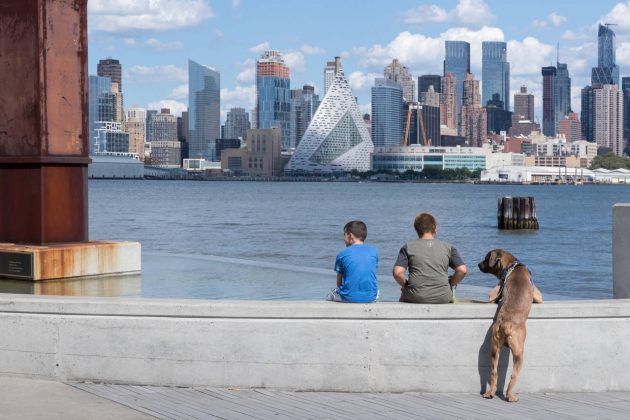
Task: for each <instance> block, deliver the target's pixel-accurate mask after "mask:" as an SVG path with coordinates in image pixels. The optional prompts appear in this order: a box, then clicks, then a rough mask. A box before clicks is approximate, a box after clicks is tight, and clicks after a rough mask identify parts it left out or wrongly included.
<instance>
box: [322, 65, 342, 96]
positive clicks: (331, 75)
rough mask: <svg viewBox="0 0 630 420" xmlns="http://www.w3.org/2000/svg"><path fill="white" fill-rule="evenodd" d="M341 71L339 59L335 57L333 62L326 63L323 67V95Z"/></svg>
mask: <svg viewBox="0 0 630 420" xmlns="http://www.w3.org/2000/svg"><path fill="white" fill-rule="evenodd" d="M340 69H341V57H335V61H327V62H326V66H325V67H324V95H326V92H328V89H330V87H331V86H332V84H333V82H334V81H335V76H336V75H337V72H338V71H339V70H340Z"/></svg>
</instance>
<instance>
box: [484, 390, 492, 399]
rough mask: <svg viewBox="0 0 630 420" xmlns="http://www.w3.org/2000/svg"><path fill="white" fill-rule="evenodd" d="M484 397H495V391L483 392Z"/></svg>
mask: <svg viewBox="0 0 630 420" xmlns="http://www.w3.org/2000/svg"><path fill="white" fill-rule="evenodd" d="M483 397H484V398H492V397H494V392H492V391H488V392H486V393H485V394H483Z"/></svg>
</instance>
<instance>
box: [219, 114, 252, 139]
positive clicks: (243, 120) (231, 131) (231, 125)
mask: <svg viewBox="0 0 630 420" xmlns="http://www.w3.org/2000/svg"><path fill="white" fill-rule="evenodd" d="M250 128H252V126H251V123H250V122H249V114H248V113H247V111H245V108H230V110H229V111H228V112H227V117H226V119H225V133H224V135H223V136H221V137H222V138H227V139H239V138H240V139H243V138H245V131H247V130H249V129H250Z"/></svg>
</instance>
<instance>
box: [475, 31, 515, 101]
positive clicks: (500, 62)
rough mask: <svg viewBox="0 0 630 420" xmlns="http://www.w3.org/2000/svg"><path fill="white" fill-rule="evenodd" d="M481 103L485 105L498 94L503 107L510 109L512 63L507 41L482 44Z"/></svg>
mask: <svg viewBox="0 0 630 420" xmlns="http://www.w3.org/2000/svg"><path fill="white" fill-rule="evenodd" d="M481 52H482V54H481V55H482V59H481V82H482V88H483V91H482V94H481V103H482V104H483V105H484V106H485V105H486V104H487V103H488V101H491V100H493V95H495V94H498V95H499V100H501V101H503V109H504V110H505V111H509V110H510V63H508V61H507V44H506V43H505V42H491V41H484V42H482V44H481Z"/></svg>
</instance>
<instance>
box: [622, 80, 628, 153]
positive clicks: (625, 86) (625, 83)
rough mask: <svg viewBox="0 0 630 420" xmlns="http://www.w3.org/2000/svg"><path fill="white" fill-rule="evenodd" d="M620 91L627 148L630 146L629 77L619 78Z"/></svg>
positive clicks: (624, 137)
mask: <svg viewBox="0 0 630 420" xmlns="http://www.w3.org/2000/svg"><path fill="white" fill-rule="evenodd" d="M621 92H622V93H623V139H624V141H625V143H626V149H628V148H629V147H630V144H629V143H630V77H622V78H621Z"/></svg>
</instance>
